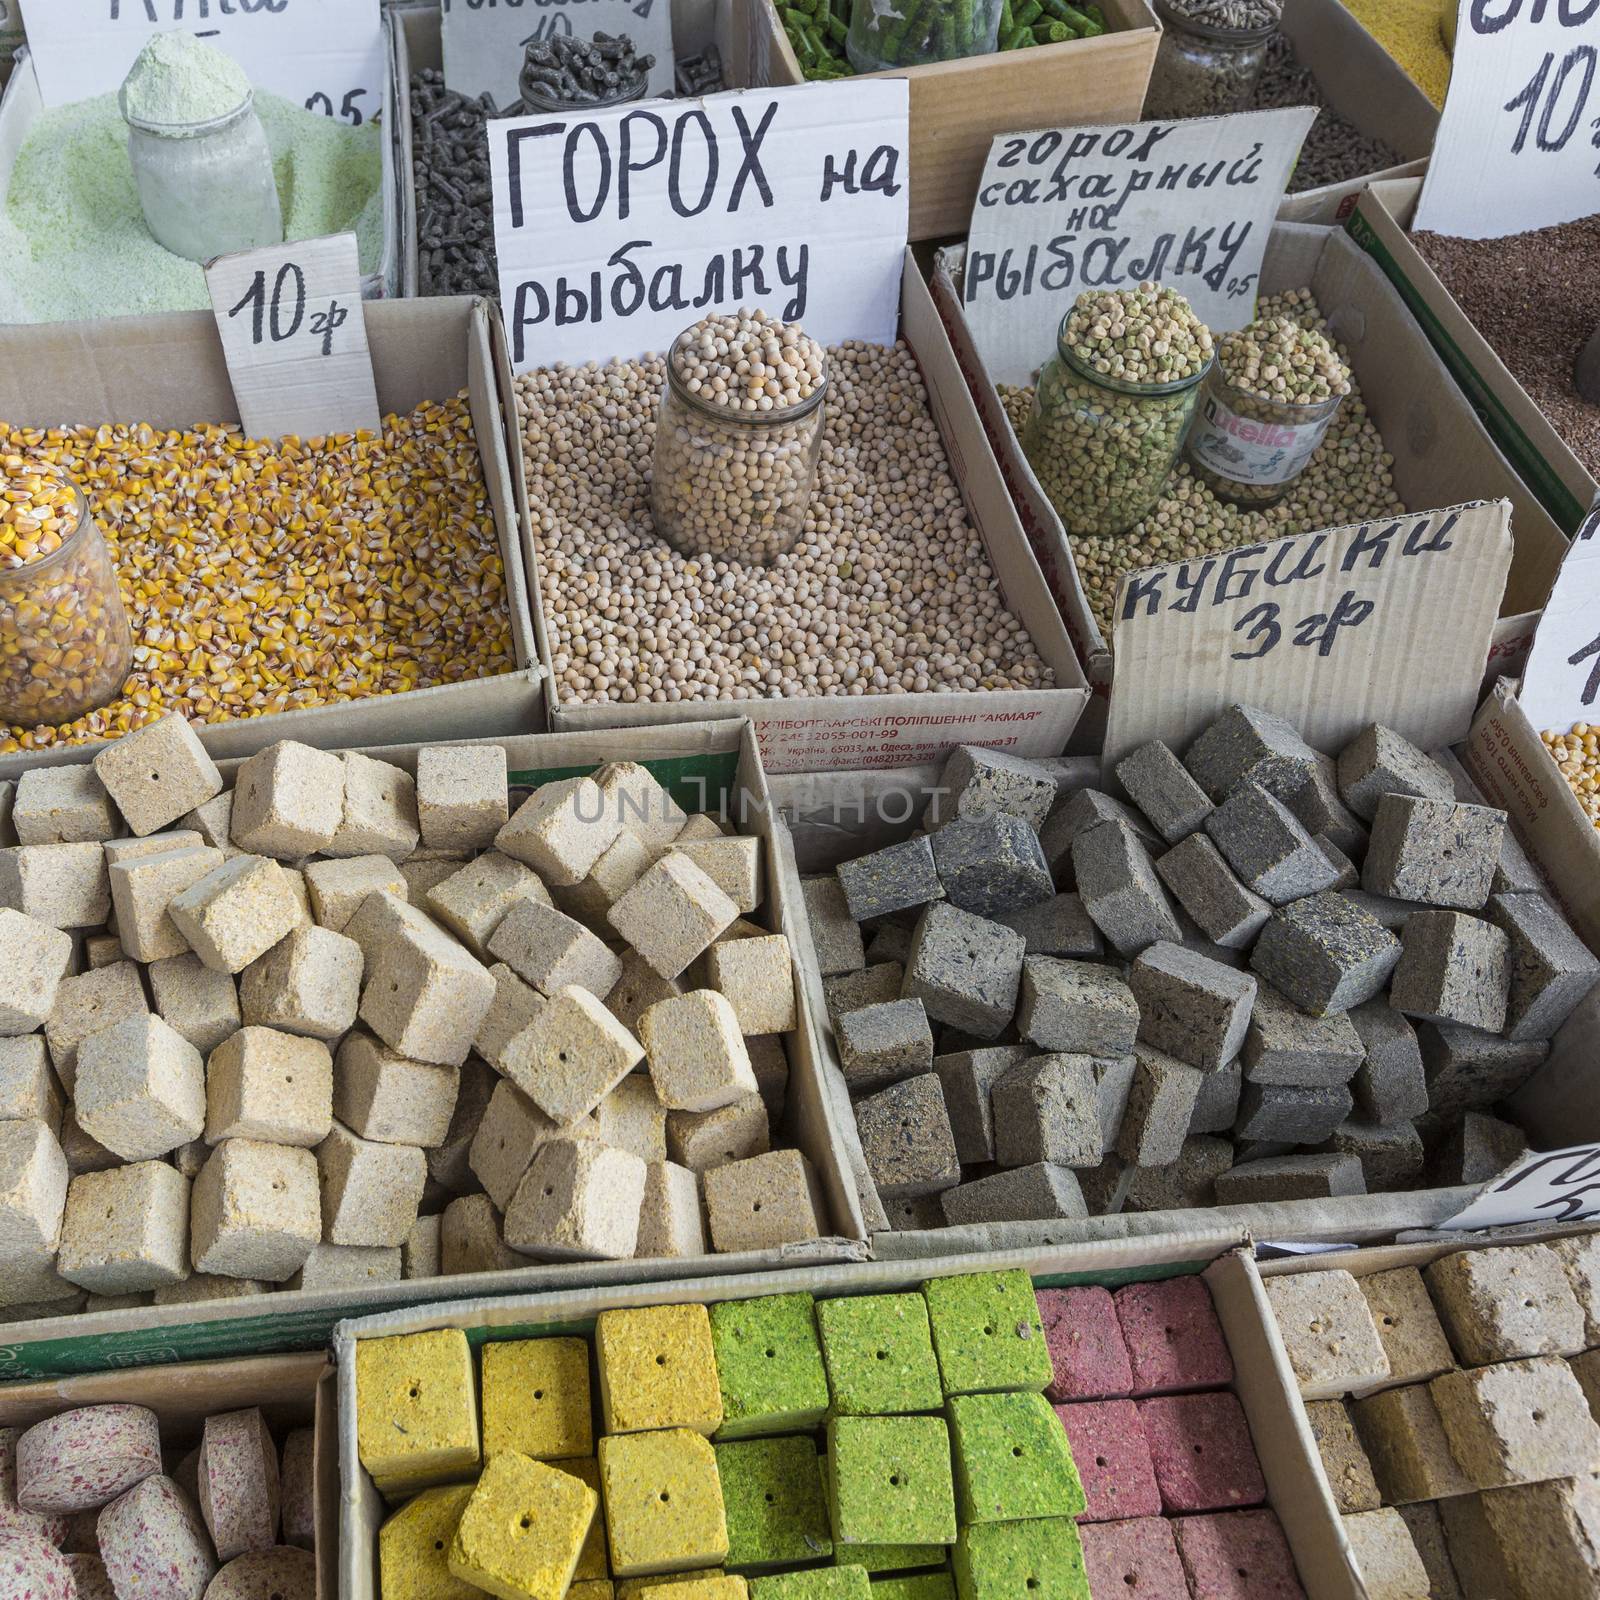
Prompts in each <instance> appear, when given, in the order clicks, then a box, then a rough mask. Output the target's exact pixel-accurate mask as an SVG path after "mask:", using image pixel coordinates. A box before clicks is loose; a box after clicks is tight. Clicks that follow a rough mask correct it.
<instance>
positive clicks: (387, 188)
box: [0, 0, 403, 392]
mask: <svg viewBox="0 0 1600 1600" xmlns="http://www.w3.org/2000/svg"><path fill="white" fill-rule="evenodd" d="M10 4H11V8H12V11H13V12H16V11H17V5H16V0H10ZM17 20H18V22H19V24H20V16H19V17H18V19H17ZM175 20H178V21H181V20H182V16H181V8H180V14H179V16H178V17H177V18H176V19H175ZM392 22H393V19H392V18H390V17H389V16H388V15H385V16H384V19H383V33H384V55H385V70H384V78H383V110H382V113H381V115H382V117H383V122H384V127H385V129H386V130H393V128H394V127H395V124H396V121H397V112H398V109H399V106H398V103H397V100H396V93H395V90H396V79H395V71H394V28H393V25H392ZM7 25H8V24H7V21H6V16H5V13H4V12H3V11H0V56H9V55H11V54H12V52H10V51H7V50H6V48H5V43H6V41H5V37H4V35H5V30H6V27H7ZM14 55H15V64H14V66H13V68H12V70H11V74H10V81H9V82H7V80H6V76H5V73H4V70H3V67H0V86H3V87H4V89H5V93H4V94H3V95H0V197H3V196H5V195H7V194H9V193H10V191H11V169H12V168H13V167H14V166H15V165H16V161H17V156H18V154H19V153H20V151H21V149H22V146H23V143H24V141H25V140H26V139H27V137H28V133H29V131H30V130H31V129H32V127H33V124H34V123H35V121H37V120H38V118H39V115H40V113H41V112H42V111H43V109H44V102H43V100H42V99H41V97H40V94H39V80H38V77H37V76H36V75H35V73H34V70H33V62H32V60H31V59H30V58H29V54H28V50H27V47H26V44H24V43H21V42H19V43H18V44H17V46H16V48H15V51H14ZM379 148H380V150H381V151H382V155H383V177H382V180H381V181H382V187H383V256H382V258H381V259H380V260H379V262H378V265H377V267H376V268H375V269H374V270H373V271H371V272H369V273H366V274H364V275H363V277H362V280H361V292H362V294H363V295H364V296H365V297H366V298H367V299H369V300H370V299H378V298H381V297H383V296H385V295H395V294H399V293H401V292H402V291H401V288H400V264H401V249H402V244H403V236H402V234H401V231H400V181H399V180H400V173H399V167H398V162H397V160H396V154H395V143H394V137H393V133H392V131H386V132H385V134H384V136H383V137H382V138H381V139H380V140H379ZM380 392H381V391H380Z"/></svg>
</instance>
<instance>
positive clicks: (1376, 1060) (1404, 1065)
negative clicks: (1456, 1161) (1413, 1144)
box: [1348, 998, 1428, 1123]
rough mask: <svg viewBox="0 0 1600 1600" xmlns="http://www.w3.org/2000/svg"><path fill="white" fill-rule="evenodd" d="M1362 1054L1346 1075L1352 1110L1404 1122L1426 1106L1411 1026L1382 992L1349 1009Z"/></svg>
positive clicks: (1384, 1120) (1374, 1119)
mask: <svg viewBox="0 0 1600 1600" xmlns="http://www.w3.org/2000/svg"><path fill="white" fill-rule="evenodd" d="M1348 1015H1349V1018H1350V1023H1351V1026H1352V1027H1354V1029H1355V1030H1356V1035H1357V1037H1358V1038H1359V1039H1360V1041H1361V1047H1362V1050H1363V1052H1364V1059H1363V1061H1362V1063H1361V1065H1360V1066H1359V1067H1357V1068H1356V1074H1355V1076H1354V1077H1353V1078H1352V1079H1351V1080H1350V1093H1351V1094H1352V1095H1353V1096H1354V1098H1355V1103H1356V1111H1357V1112H1358V1113H1359V1114H1360V1115H1361V1116H1362V1117H1363V1118H1365V1119H1366V1120H1367V1121H1368V1122H1376V1123H1388V1122H1406V1121H1409V1120H1410V1119H1411V1118H1413V1117H1420V1116H1421V1115H1422V1114H1423V1112H1425V1111H1426V1110H1427V1109H1428V1080H1427V1078H1426V1076H1425V1075H1424V1073H1423V1070H1422V1047H1421V1046H1420V1045H1419V1044H1418V1043H1417V1033H1416V1029H1415V1028H1413V1027H1412V1026H1411V1023H1410V1022H1409V1021H1408V1020H1407V1018H1406V1017H1405V1016H1404V1015H1403V1014H1402V1013H1401V1012H1399V1011H1396V1010H1395V1008H1394V1007H1393V1006H1391V1005H1390V1004H1389V1002H1388V1000H1387V999H1386V998H1384V999H1377V1000H1369V1001H1367V1003H1366V1004H1365V1005H1359V1006H1357V1007H1356V1008H1355V1009H1354V1010H1353V1011H1351V1012H1350V1013H1349V1014H1348Z"/></svg>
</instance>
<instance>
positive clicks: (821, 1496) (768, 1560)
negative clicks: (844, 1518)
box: [715, 1436, 833, 1570]
mask: <svg viewBox="0 0 1600 1600" xmlns="http://www.w3.org/2000/svg"><path fill="white" fill-rule="evenodd" d="M715 1449H716V1452H717V1472H718V1474H719V1476H720V1477H721V1479H722V1509H723V1512H724V1513H725V1515H726V1516H727V1519H728V1565H729V1566H730V1567H737V1568H741V1569H744V1570H752V1569H755V1570H759V1569H761V1568H764V1567H789V1566H797V1565H798V1564H799V1563H800V1562H802V1561H820V1560H822V1559H823V1558H825V1557H827V1556H830V1555H832V1554H833V1535H832V1532H831V1530H830V1528H829V1524H828V1498H827V1493H826V1491H825V1488H824V1483H823V1471H822V1462H821V1460H820V1458H819V1457H818V1455H817V1447H816V1444H815V1442H814V1441H813V1440H812V1439H811V1438H810V1437H809V1436H801V1437H794V1436H790V1437H789V1438H785V1439H743V1440H736V1441H735V1442H733V1443H731V1444H721V1443H719V1444H717V1445H716V1446H715Z"/></svg>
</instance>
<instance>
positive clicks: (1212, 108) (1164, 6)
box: [1144, 0, 1280, 120]
mask: <svg viewBox="0 0 1600 1600" xmlns="http://www.w3.org/2000/svg"><path fill="white" fill-rule="evenodd" d="M1154 4H1155V10H1156V15H1157V16H1158V17H1159V18H1160V19H1161V43H1160V44H1159V45H1158V46H1157V48H1156V59H1155V65H1154V66H1153V67H1152V68H1151V69H1150V89H1149V92H1148V93H1147V94H1146V96H1145V102H1144V115H1145V117H1146V118H1148V119H1151V120H1162V119H1165V118H1169V117H1220V116H1225V115H1226V114H1227V113H1229V112H1232V111H1243V110H1245V109H1246V108H1247V107H1248V106H1249V104H1250V98H1251V96H1252V95H1253V94H1254V93H1255V87H1256V80H1257V79H1258V78H1259V77H1260V76H1261V68H1262V66H1263V65H1264V64H1265V62H1266V59H1267V45H1268V43H1269V42H1270V40H1271V39H1272V36H1273V35H1274V34H1275V33H1276V32H1277V31H1278V20H1279V16H1280V9H1279V7H1278V6H1277V5H1276V4H1274V3H1273V0H1209V3H1206V0H1202V3H1200V4H1192V3H1191V4H1169V3H1168V0H1154Z"/></svg>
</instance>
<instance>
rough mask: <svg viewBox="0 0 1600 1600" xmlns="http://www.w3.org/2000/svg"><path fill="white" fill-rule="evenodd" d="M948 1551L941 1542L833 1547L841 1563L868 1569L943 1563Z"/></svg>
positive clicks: (902, 1568) (904, 1568)
mask: <svg viewBox="0 0 1600 1600" xmlns="http://www.w3.org/2000/svg"><path fill="white" fill-rule="evenodd" d="M949 1554H950V1551H949V1549H948V1547H946V1546H945V1545H942V1544H841V1545H836V1546H835V1547H834V1552H833V1559H834V1560H835V1561H837V1562H838V1563H839V1565H840V1566H841V1567H865V1568H866V1569H867V1571H868V1572H910V1571H911V1570H912V1569H913V1568H916V1567H938V1566H943V1564H944V1562H945V1560H946V1559H947V1558H948V1556H949Z"/></svg>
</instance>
